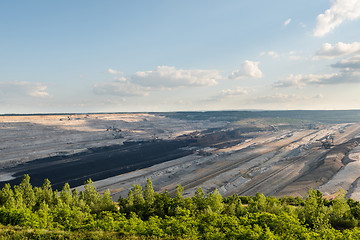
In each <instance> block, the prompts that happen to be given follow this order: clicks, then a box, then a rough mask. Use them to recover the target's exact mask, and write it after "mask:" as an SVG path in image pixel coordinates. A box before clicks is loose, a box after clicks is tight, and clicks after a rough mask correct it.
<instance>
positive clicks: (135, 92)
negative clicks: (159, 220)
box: [0, 0, 360, 114]
mask: <svg viewBox="0 0 360 240" xmlns="http://www.w3.org/2000/svg"><path fill="white" fill-rule="evenodd" d="M246 109H258V110H292V109H310V110H313V109H326V110H331V109H360V0H317V1H313V0H301V1H300V0H293V1H288V0H273V1H267V0H253V1H245V0H226V1H222V0H197V1H193V0H181V1H178V0H173V1H169V0H151V1H149V0H135V1H125V0H107V1H99V0H97V1H94V0H77V1H70V0H63V1H45V0H35V1H26V0H19V1H1V2H0V114H8V113H19V114H21V113H70V112H161V111H207V110H246Z"/></svg>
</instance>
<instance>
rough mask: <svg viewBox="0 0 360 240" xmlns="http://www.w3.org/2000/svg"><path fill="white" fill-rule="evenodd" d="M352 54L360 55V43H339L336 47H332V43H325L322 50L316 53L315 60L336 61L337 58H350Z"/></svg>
mask: <svg viewBox="0 0 360 240" xmlns="http://www.w3.org/2000/svg"><path fill="white" fill-rule="evenodd" d="M352 54H360V42H353V43H343V42H338V43H336V44H334V45H331V44H330V43H324V44H323V45H322V46H321V48H320V49H319V50H318V51H317V52H316V53H315V58H314V59H315V60H316V59H320V58H324V59H334V58H337V57H342V56H349V55H352Z"/></svg>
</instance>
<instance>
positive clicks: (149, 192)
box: [144, 178, 155, 206]
mask: <svg viewBox="0 0 360 240" xmlns="http://www.w3.org/2000/svg"><path fill="white" fill-rule="evenodd" d="M144 200H145V202H146V204H147V205H148V206H151V205H153V204H154V201H155V191H154V188H153V184H152V182H151V180H150V178H148V179H147V181H146V185H145V189H144Z"/></svg>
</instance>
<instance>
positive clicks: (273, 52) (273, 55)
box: [260, 51, 279, 58]
mask: <svg viewBox="0 0 360 240" xmlns="http://www.w3.org/2000/svg"><path fill="white" fill-rule="evenodd" d="M266 55H267V56H270V57H272V58H279V54H278V53H277V52H275V51H268V52H262V53H260V56H266Z"/></svg>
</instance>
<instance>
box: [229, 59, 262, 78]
mask: <svg viewBox="0 0 360 240" xmlns="http://www.w3.org/2000/svg"><path fill="white" fill-rule="evenodd" d="M262 76H263V73H262V72H261V70H260V69H259V62H253V61H249V60H246V61H244V62H243V63H242V66H241V69H240V70H236V71H233V72H232V73H231V75H230V76H229V78H230V79H242V78H262Z"/></svg>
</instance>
